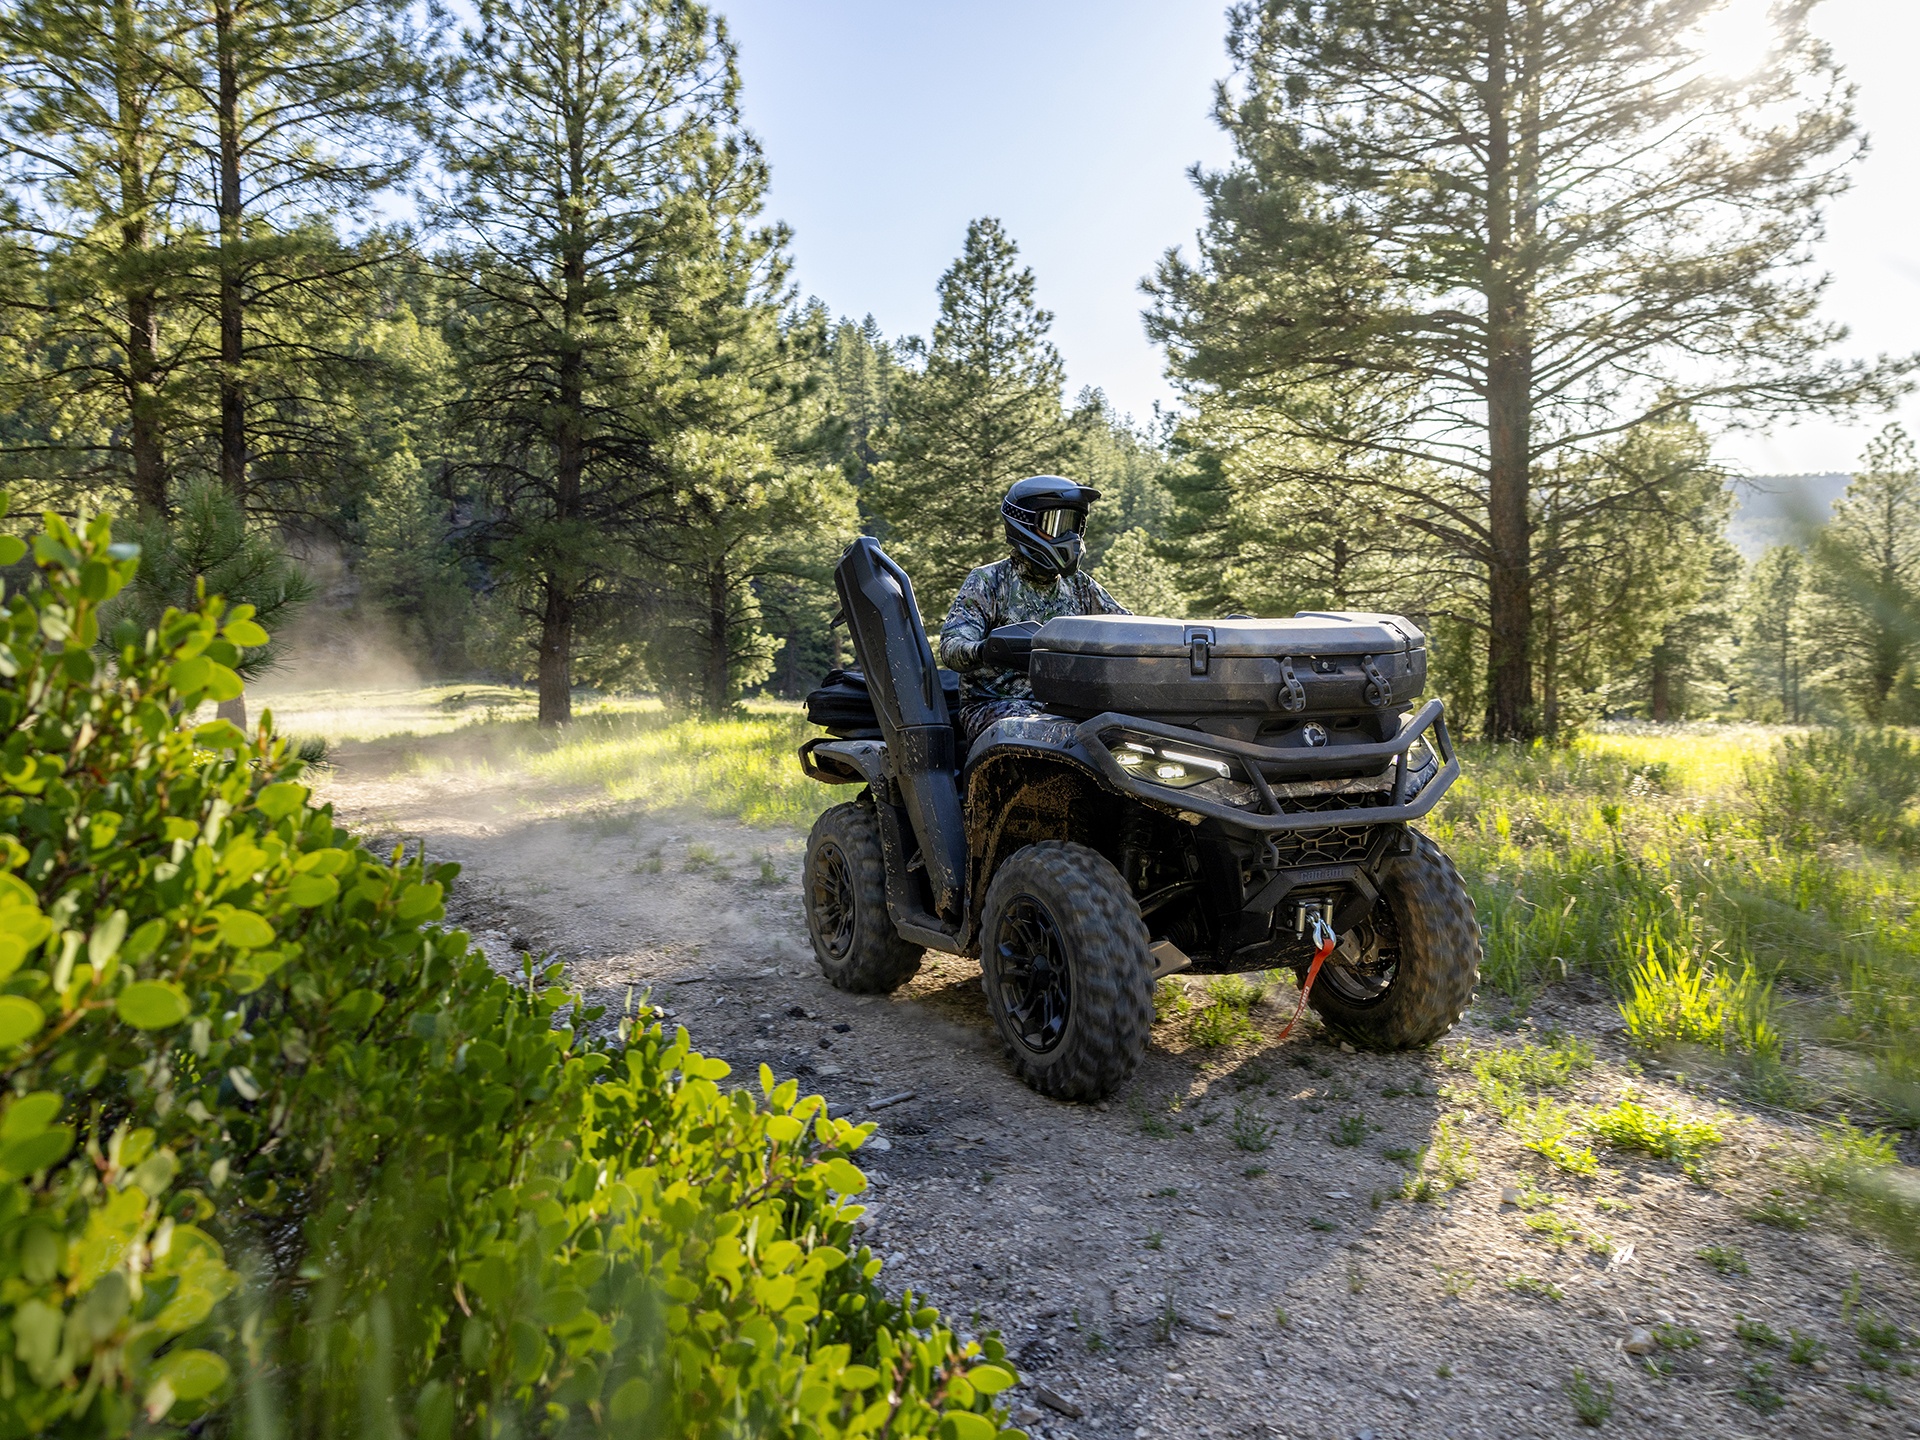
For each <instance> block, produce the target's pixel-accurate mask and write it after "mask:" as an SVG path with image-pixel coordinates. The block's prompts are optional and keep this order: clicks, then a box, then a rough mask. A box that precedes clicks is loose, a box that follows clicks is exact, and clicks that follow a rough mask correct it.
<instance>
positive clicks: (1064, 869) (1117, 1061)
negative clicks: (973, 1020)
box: [980, 840, 1153, 1100]
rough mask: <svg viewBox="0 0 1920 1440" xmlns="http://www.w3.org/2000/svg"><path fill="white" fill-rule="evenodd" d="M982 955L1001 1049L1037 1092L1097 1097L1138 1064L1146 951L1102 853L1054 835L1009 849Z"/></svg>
mask: <svg viewBox="0 0 1920 1440" xmlns="http://www.w3.org/2000/svg"><path fill="white" fill-rule="evenodd" d="M980 962H981V968H982V970H983V971H984V972H985V980H986V986H985V988H986V992H987V1008H988V1009H989V1010H990V1011H992V1013H993V1023H994V1024H995V1026H996V1027H998V1029H999V1031H1000V1038H1001V1039H1002V1040H1003V1041H1005V1042H1006V1047H1007V1055H1008V1058H1009V1059H1010V1060H1011V1061H1012V1064H1013V1068H1014V1070H1015V1071H1016V1072H1018V1074H1019V1076H1020V1078H1021V1079H1022V1080H1025V1081H1026V1082H1027V1084H1029V1085H1031V1086H1032V1087H1033V1088H1034V1089H1036V1090H1038V1091H1039V1092H1040V1093H1041V1094H1042V1095H1048V1096H1051V1097H1053V1098H1054V1099H1056V1100H1099V1099H1102V1098H1104V1097H1105V1096H1107V1095H1111V1094H1112V1093H1113V1092H1114V1091H1115V1090H1116V1089H1118V1088H1119V1087H1120V1085H1121V1084H1123V1083H1124V1082H1125V1080H1126V1078H1127V1077H1128V1076H1129V1075H1131V1074H1132V1073H1133V1068H1134V1066H1136V1065H1137V1064H1139V1063H1140V1056H1141V1055H1142V1053H1144V1051H1145V1050H1146V1048H1147V1036H1148V1034H1149V1032H1150V1031H1151V1030H1152V1028H1153V959H1152V957H1151V956H1150V955H1149V954H1148V953H1147V927H1146V922H1145V921H1143V920H1142V919H1141V918H1140V907H1139V906H1138V905H1137V904H1136V903H1135V902H1134V899H1133V896H1132V895H1131V894H1130V893H1129V892H1128V890H1127V883H1126V881H1124V880H1123V879H1121V878H1120V872H1119V871H1118V870H1116V869H1114V868H1113V865H1112V863H1111V862H1110V861H1108V860H1107V859H1106V857H1105V856H1103V855H1101V854H1099V853H1098V852H1097V851H1094V850H1089V849H1088V848H1087V847H1086V846H1084V845H1072V844H1068V843H1066V842H1064V841H1058V840H1047V841H1043V842H1041V843H1040V844H1037V845H1029V846H1027V847H1026V848H1025V849H1023V850H1019V851H1016V852H1015V853H1014V854H1013V855H1012V856H1011V857H1009V858H1008V859H1007V860H1006V861H1005V862H1004V863H1003V864H1002V865H1001V866H1000V870H999V873H998V874H996V875H995V876H994V877H993V884H992V885H990V886H989V887H988V888H987V902H986V906H985V908H984V910H983V912H982V914H981V926H980Z"/></svg>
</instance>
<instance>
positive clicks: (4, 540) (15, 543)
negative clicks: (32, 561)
mask: <svg viewBox="0 0 1920 1440" xmlns="http://www.w3.org/2000/svg"><path fill="white" fill-rule="evenodd" d="M26 553H27V542H26V541H24V540H22V539H21V538H20V537H19V536H18V535H0V565H18V564H19V563H20V561H21V559H22V558H23V557H24V556H25V555H26Z"/></svg>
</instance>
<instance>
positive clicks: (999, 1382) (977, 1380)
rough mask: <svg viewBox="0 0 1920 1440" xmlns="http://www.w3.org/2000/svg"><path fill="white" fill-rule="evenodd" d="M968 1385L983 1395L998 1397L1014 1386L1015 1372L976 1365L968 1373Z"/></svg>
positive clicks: (997, 1367) (993, 1366)
mask: <svg viewBox="0 0 1920 1440" xmlns="http://www.w3.org/2000/svg"><path fill="white" fill-rule="evenodd" d="M967 1383H968V1384H969V1385H971V1386H973V1388H974V1389H976V1390H978V1391H979V1392H980V1393H981V1394H982V1395H998V1394H999V1393H1000V1392H1001V1391H1002V1390H1005V1389H1007V1388H1009V1387H1010V1386H1011V1385H1013V1383H1014V1379H1013V1372H1012V1371H1010V1370H1006V1369H1004V1368H1002V1367H1001V1366H998V1365H976V1366H974V1367H973V1369H971V1370H969V1371H967Z"/></svg>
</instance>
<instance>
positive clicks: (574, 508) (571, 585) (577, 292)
mask: <svg viewBox="0 0 1920 1440" xmlns="http://www.w3.org/2000/svg"><path fill="white" fill-rule="evenodd" d="M567 159H568V167H567V181H568V184H569V185H570V186H571V189H570V192H569V193H571V194H572V195H575V196H579V195H581V194H582V193H583V192H584V191H585V189H586V183H587V181H586V135H585V129H584V127H583V125H582V124H581V123H580V119H579V116H578V115H577V113H576V114H575V115H573V116H571V117H570V122H569V129H568V134H567ZM569 213H570V215H571V217H572V218H571V219H570V220H569V222H568V229H567V231H566V233H565V234H563V235H562V236H561V243H562V246H563V247H564V248H563V251H562V258H561V262H560V275H561V296H560V337H559V339H560V355H559V361H560V363H559V365H558V366H557V367H556V375H555V383H554V396H553V471H554V473H553V518H554V521H555V522H556V523H555V526H554V529H555V531H556V533H557V534H558V535H559V536H560V543H561V544H562V545H565V544H568V543H570V537H571V534H572V530H573V524H574V522H575V521H577V520H579V519H580V518H581V503H580V496H581V492H582V487H583V482H584V480H585V476H586V468H587V444H586V434H585V423H586V421H585V416H584V414H583V410H582V407H583V404H584V402H585V400H586V373H585V371H586V365H585V360H584V357H583V356H582V354H581V347H582V345H583V344H584V341H585V337H584V336H583V335H582V334H581V333H580V331H581V327H582V326H583V325H584V323H585V320H586V308H587V237H586V234H585V232H584V231H583V229H582V228H581V220H580V212H579V209H578V207H574V208H573V209H571V210H570V212H569ZM574 569H575V566H574V564H573V561H572V557H570V556H566V555H558V554H555V555H549V556H548V557H547V576H546V585H545V588H546V611H545V613H544V614H543V615H542V616H541V623H540V723H541V724H542V725H565V724H567V723H568V722H569V721H571V720H572V719H573V621H574V612H575V609H576V601H577V599H578V596H577V595H576V593H575V582H574V580H573V579H572V575H573V572H574Z"/></svg>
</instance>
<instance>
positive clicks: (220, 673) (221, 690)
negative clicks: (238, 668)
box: [206, 660, 247, 700]
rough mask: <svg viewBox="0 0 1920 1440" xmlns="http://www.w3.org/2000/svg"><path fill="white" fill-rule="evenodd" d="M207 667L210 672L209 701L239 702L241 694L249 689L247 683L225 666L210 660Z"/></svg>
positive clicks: (208, 677)
mask: <svg viewBox="0 0 1920 1440" xmlns="http://www.w3.org/2000/svg"><path fill="white" fill-rule="evenodd" d="M206 666H207V672H208V673H207V698H208V699H209V700H237V699H239V698H240V692H241V691H242V690H244V689H246V688H247V686H246V682H245V681H243V680H242V679H241V678H240V677H239V676H238V675H236V674H234V672H233V671H231V670H229V669H228V668H227V667H226V666H224V665H219V664H216V663H214V662H213V661H211V660H209V661H207V662H206Z"/></svg>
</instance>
